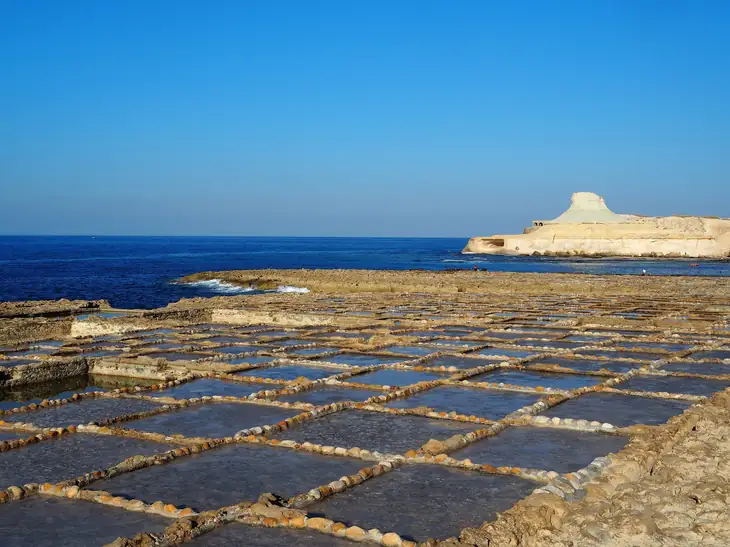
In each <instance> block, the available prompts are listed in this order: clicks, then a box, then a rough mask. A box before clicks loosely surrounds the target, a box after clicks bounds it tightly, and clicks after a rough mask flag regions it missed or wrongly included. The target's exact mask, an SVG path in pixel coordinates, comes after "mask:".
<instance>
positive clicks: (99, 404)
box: [4, 399, 160, 427]
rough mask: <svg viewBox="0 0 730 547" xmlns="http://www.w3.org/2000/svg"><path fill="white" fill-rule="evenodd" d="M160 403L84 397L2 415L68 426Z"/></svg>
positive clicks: (20, 420)
mask: <svg viewBox="0 0 730 547" xmlns="http://www.w3.org/2000/svg"><path fill="white" fill-rule="evenodd" d="M159 406H160V405H158V404H155V403H151V402H148V401H138V400H132V399H86V400H83V401H81V402H78V403H68V404H65V405H61V406H56V407H50V408H43V409H40V410H36V411H32V412H22V413H19V414H11V415H9V416H4V419H5V420H6V421H8V422H30V423H32V424H35V425H37V426H40V427H68V426H70V425H79V424H86V423H89V422H97V423H101V422H103V421H105V420H108V419H110V418H115V417H117V416H123V415H125V414H132V413H135V412H145V411H148V410H154V409H155V408H158V407H159Z"/></svg>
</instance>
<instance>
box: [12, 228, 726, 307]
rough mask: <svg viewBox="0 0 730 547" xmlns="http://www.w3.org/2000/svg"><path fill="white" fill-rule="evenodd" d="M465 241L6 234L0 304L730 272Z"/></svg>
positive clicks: (717, 266)
mask: <svg viewBox="0 0 730 547" xmlns="http://www.w3.org/2000/svg"><path fill="white" fill-rule="evenodd" d="M466 242H467V240H466V239H465V238H463V239H462V238H448V239H440V238H304V237H303V238H293V237H123V236H119V237H110V236H103V237H102V236H97V237H91V236H0V301H3V300H6V301H7V300H15V301H17V300H39V299H57V298H71V299H74V298H79V299H99V298H104V299H107V300H109V301H110V302H111V303H112V305H113V306H115V307H119V308H154V307H158V306H164V305H166V304H168V303H170V302H174V301H177V300H179V299H180V298H185V297H194V296H214V295H217V294H225V293H227V292H230V291H231V289H230V288H227V287H225V286H220V285H215V284H206V285H185V284H179V283H176V282H175V281H176V280H177V279H178V278H179V277H181V276H184V275H187V274H191V273H195V272H200V271H210V270H234V269H249V268H365V269H390V270H406V269H428V270H444V269H447V268H472V267H473V266H474V265H477V266H479V268H486V269H487V270H490V271H519V272H573V273H576V272H580V273H591V274H639V273H641V270H642V269H646V270H647V271H648V272H649V274H650V275H716V276H717V275H721V276H728V275H730V263H728V262H722V261H703V262H700V265H699V267H697V266H691V264H694V263H696V262H697V261H687V260H643V259H642V260H630V259H618V260H617V259H564V258H561V259H558V258H543V257H501V256H474V255H461V254H460V251H461V249H462V248H463V247H464V245H465V244H466Z"/></svg>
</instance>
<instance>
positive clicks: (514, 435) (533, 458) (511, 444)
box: [450, 427, 629, 473]
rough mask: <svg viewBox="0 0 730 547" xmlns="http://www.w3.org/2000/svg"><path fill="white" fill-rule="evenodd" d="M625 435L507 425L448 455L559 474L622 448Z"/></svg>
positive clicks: (475, 461) (484, 462) (624, 442)
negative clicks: (499, 431) (493, 434)
mask: <svg viewBox="0 0 730 547" xmlns="http://www.w3.org/2000/svg"><path fill="white" fill-rule="evenodd" d="M628 441H629V439H628V437H618V436H613V435H605V434H602V433H587V432H583V431H570V430H564V429H549V428H538V427H509V428H507V429H505V430H504V431H502V432H501V433H499V434H498V435H496V436H494V437H488V438H486V439H482V440H480V441H477V442H475V443H473V444H470V445H469V446H467V447H466V448H463V449H461V450H458V451H456V452H454V453H452V454H450V456H451V457H453V458H456V459H457V460H463V459H465V458H469V459H470V460H471V461H472V462H474V463H480V464H489V465H493V466H495V467H501V466H509V467H523V468H524V467H527V468H532V469H545V470H547V471H556V472H558V473H569V472H571V471H577V470H578V469H581V468H583V467H585V466H586V465H588V464H589V463H591V462H592V461H593V459H594V458H597V457H598V456H605V455H606V454H608V453H610V452H617V451H619V450H621V449H622V448H623V447H624V446H625V445H626V443H628Z"/></svg>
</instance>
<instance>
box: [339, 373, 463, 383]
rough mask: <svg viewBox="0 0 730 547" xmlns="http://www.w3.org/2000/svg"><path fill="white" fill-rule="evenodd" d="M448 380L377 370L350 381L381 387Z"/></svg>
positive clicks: (421, 374) (438, 375)
mask: <svg viewBox="0 0 730 547" xmlns="http://www.w3.org/2000/svg"><path fill="white" fill-rule="evenodd" d="M446 378H448V376H444V375H442V374H434V373H430V372H414V371H407V370H388V369H382V370H376V371H375V372H368V373H367V374H360V375H358V376H353V377H352V378H350V379H349V381H350V382H357V383H360V384H373V385H380V386H386V385H387V386H409V385H411V384H416V383H418V382H430V381H432V380H443V379H446ZM345 381H347V380H345Z"/></svg>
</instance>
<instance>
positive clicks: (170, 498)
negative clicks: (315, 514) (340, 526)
mask: <svg viewBox="0 0 730 547" xmlns="http://www.w3.org/2000/svg"><path fill="white" fill-rule="evenodd" d="M367 465H368V464H367V463H366V462H363V461H361V460H356V459H353V458H342V457H328V456H321V455H319V454H310V453H304V452H297V451H294V450H287V449H283V448H281V449H277V448H271V447H264V446H255V445H245V444H240V445H228V446H223V447H220V448H215V449H213V450H209V451H206V452H202V453H200V454H195V455H192V456H186V457H184V458H178V459H176V460H173V461H172V462H170V463H167V464H164V465H155V466H152V467H146V468H144V469H140V470H137V471H134V472H132V473H125V474H122V475H118V476H116V477H114V478H111V479H107V480H103V481H99V482H96V483H94V486H93V487H94V488H95V489H101V490H107V491H109V492H111V493H112V494H114V495H121V496H125V497H130V498H137V499H141V500H144V501H147V502H150V503H151V502H153V501H156V500H162V501H164V502H165V503H172V504H174V505H177V506H180V505H185V506H188V507H192V508H193V509H196V510H209V509H217V508H219V507H223V506H226V505H232V504H235V503H239V502H242V501H248V500H256V499H257V498H258V497H259V495H260V494H262V493H264V492H273V493H275V494H278V495H280V496H283V497H285V498H289V497H291V496H295V495H297V494H301V493H304V492H307V491H308V490H310V489H312V488H315V487H317V486H321V485H323V484H327V483H328V482H331V481H334V480H337V479H339V478H340V477H342V476H343V475H350V474H353V473H356V472H357V471H359V470H360V469H362V468H363V467H366V466H367Z"/></svg>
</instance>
